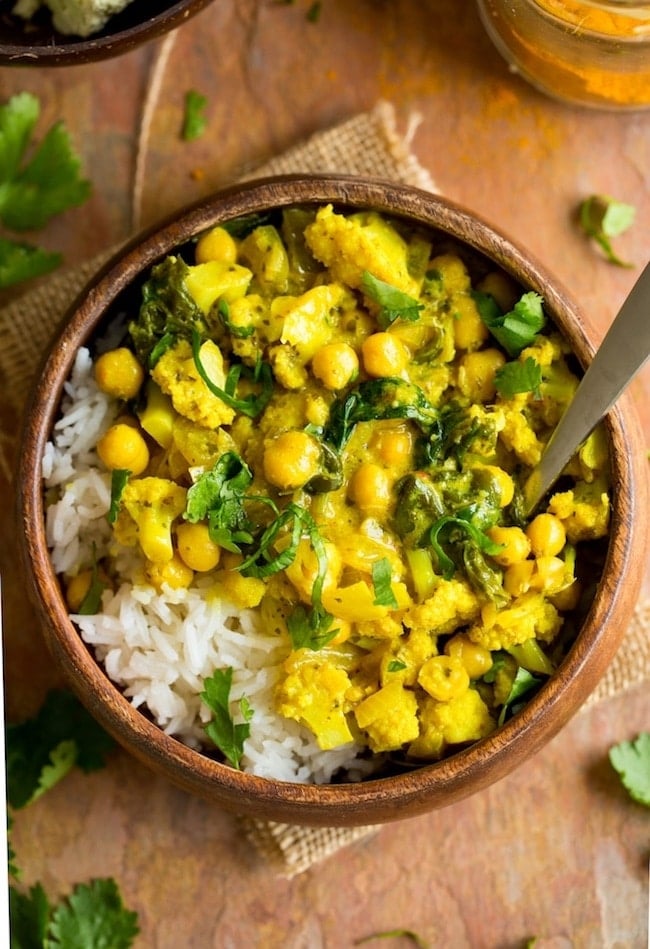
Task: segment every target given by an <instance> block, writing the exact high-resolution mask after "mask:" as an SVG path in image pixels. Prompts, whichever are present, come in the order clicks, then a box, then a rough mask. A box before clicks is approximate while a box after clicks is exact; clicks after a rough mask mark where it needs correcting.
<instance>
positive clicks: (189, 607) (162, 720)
mask: <svg viewBox="0 0 650 949" xmlns="http://www.w3.org/2000/svg"><path fill="white" fill-rule="evenodd" d="M117 411H118V407H117V404H116V403H115V402H114V400H112V399H111V398H110V397H108V396H106V395H105V394H103V393H102V392H100V391H99V390H98V388H97V386H96V384H95V381H94V376H93V367H92V360H91V357H90V353H89V352H88V350H86V349H81V350H80V351H79V354H78V356H77V359H76V362H75V366H74V369H73V372H72V374H71V378H70V380H69V382H68V383H67V385H66V389H65V396H64V399H63V403H62V407H61V417H60V419H59V420H58V421H57V423H56V425H55V426H54V432H53V437H52V441H51V442H49V443H48V445H47V446H46V449H45V452H44V456H43V479H44V483H45V486H46V489H47V490H48V498H52V497H54V500H53V502H52V503H50V504H49V506H48V508H47V515H46V532H47V542H48V545H49V548H50V551H51V557H52V563H53V565H54V569H55V570H56V571H57V573H61V574H67V575H74V574H75V573H76V572H78V570H80V569H83V568H87V567H88V566H90V565H91V564H92V562H93V557H96V558H97V559H99V558H101V557H103V556H106V555H107V554H109V553H110V556H111V559H112V563H113V565H114V567H115V569H116V571H117V574H118V577H119V581H120V582H119V586H117V588H116V589H115V590H111V589H106V590H105V591H104V593H103V596H102V608H101V612H99V613H98V614H96V615H94V616H73V617H72V618H73V620H74V622H75V623H76V624H77V626H78V628H79V630H80V633H81V636H82V638H83V640H84V642H86V643H87V644H88V645H89V646H91V647H92V648H93V649H94V651H95V655H96V656H97V659H98V660H99V661H100V662H101V663H102V664H103V665H104V668H105V670H106V673H107V675H108V676H109V678H110V679H112V680H113V681H114V682H115V683H116V684H117V685H119V686H120V687H121V688H122V690H123V692H124V694H125V695H126V696H127V697H128V698H129V699H130V701H131V702H132V704H133V705H134V706H135V707H136V708H141V709H146V710H148V712H149V713H150V714H151V716H152V717H153V719H154V721H155V722H156V723H157V724H158V725H159V726H160V728H162V729H163V730H164V731H165V732H166V733H167V734H169V735H173V736H174V737H176V738H178V739H179V740H181V741H183V742H185V743H186V744H188V745H190V746H192V747H194V748H200V747H207V745H209V741H208V740H207V738H206V735H205V731H204V725H205V723H206V722H208V721H209V720H210V716H211V713H210V710H209V709H208V707H207V706H206V705H205V704H204V703H203V702H202V701H201V698H200V693H201V692H202V691H203V681H204V680H205V679H206V678H208V677H209V676H211V675H212V674H213V673H214V671H215V669H224V668H228V667H232V669H233V680H232V691H231V698H232V700H233V714H234V715H235V720H236V721H237V720H238V719H237V715H236V714H235V709H238V708H239V706H238V702H239V699H240V698H242V697H243V696H245V697H246V698H247V700H248V702H249V704H250V706H251V708H252V709H253V717H252V720H251V722H250V735H249V737H248V738H247V740H246V742H245V744H244V754H243V757H242V762H241V766H242V768H243V770H245V771H248V772H251V773H253V774H256V775H260V776H262V777H268V778H276V779H279V780H284V781H294V782H304V783H325V782H328V781H330V780H331V778H332V776H333V775H334V774H335V773H336V772H338V771H340V770H345V771H346V772H347V778H348V780H360V779H361V777H363V775H364V774H367V773H369V771H370V770H371V769H372V766H371V764H370V762H369V761H367V760H361V758H360V754H361V753H362V751H363V748H362V747H361V746H359V745H356V744H352V743H350V744H348V745H345V746H344V747H342V748H338V749H335V750H332V751H322V750H321V749H320V748H319V746H318V744H317V742H316V739H315V737H314V736H313V734H312V733H311V732H310V731H309V730H308V729H307V728H305V727H303V726H301V725H300V724H298V723H297V722H295V721H293V720H291V719H286V718H284V717H282V716H280V715H279V714H278V713H277V712H276V710H275V706H274V690H275V686H276V684H277V682H278V679H279V677H280V675H281V667H282V663H283V661H284V659H285V658H286V656H287V654H288V651H289V643H288V639H287V638H286V637H285V636H281V635H278V634H276V633H268V632H266V631H265V630H264V629H263V628H262V627H261V625H260V622H259V618H258V616H257V614H256V613H255V612H254V611H252V610H243V611H242V610H240V609H238V608H237V607H235V606H234V605H232V604H229V603H227V602H224V601H223V600H222V599H218V598H217V597H216V596H214V595H213V594H211V592H210V587H211V580H210V579H209V577H203V578H201V577H200V576H199V577H198V578H197V579H195V581H194V583H193V584H192V586H191V587H190V588H189V589H187V590H174V589H171V588H169V587H164V588H163V591H162V593H158V592H157V591H156V590H155V589H154V588H153V587H152V586H151V585H149V584H147V583H146V581H144V579H143V572H142V566H143V564H142V561H141V559H140V557H139V555H138V554H137V552H136V551H135V550H132V549H126V548H123V547H119V546H118V545H116V544H115V541H114V539H113V537H112V531H111V528H110V526H109V524H108V521H107V518H106V514H107V512H108V509H109V506H110V490H111V486H110V482H111V477H110V474H109V473H108V472H106V471H105V470H103V468H102V465H101V463H100V462H99V460H98V457H97V454H96V452H95V450H94V446H95V445H96V444H97V441H98V439H99V437H100V436H101V434H102V433H103V432H104V431H105V430H106V429H107V428H108V426H109V425H110V424H111V423H112V421H113V420H114V418H115V417H116V415H117ZM239 720H241V719H239Z"/></svg>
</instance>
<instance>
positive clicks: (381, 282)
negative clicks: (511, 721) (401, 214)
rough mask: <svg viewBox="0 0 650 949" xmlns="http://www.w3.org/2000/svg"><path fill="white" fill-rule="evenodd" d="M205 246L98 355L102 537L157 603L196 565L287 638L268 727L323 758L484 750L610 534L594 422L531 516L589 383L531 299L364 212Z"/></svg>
mask: <svg viewBox="0 0 650 949" xmlns="http://www.w3.org/2000/svg"><path fill="white" fill-rule="evenodd" d="M193 253H194V255H195V256H194V260H193V261H192V263H189V264H188V263H186V262H185V261H184V260H183V259H182V257H181V256H180V254H179V255H178V256H171V257H169V258H168V259H167V260H165V261H164V262H163V263H162V264H161V265H159V266H158V267H156V268H154V270H153V272H152V274H151V276H150V278H149V279H148V281H147V283H146V285H145V287H144V290H143V304H142V309H141V311H140V314H139V316H138V317H137V319H134V320H133V322H132V323H131V326H130V336H129V339H128V340H127V342H126V343H125V345H124V346H121V347H119V348H118V349H117V350H112V351H111V352H109V353H105V354H104V355H103V356H101V357H99V358H98V359H97V361H96V365H95V373H96V379H97V382H98V384H99V386H100V388H102V389H103V390H104V391H106V392H109V393H110V394H112V395H115V396H116V398H118V399H119V400H121V402H122V405H123V412H122V414H121V416H120V418H119V419H118V421H117V422H116V423H115V425H114V426H113V427H112V428H111V429H109V431H108V432H107V433H106V434H105V435H104V436H103V437H102V439H101V441H100V443H99V445H98V452H99V455H100V458H101V460H102V462H103V463H104V465H106V466H107V468H109V469H110V470H112V471H113V495H114V497H113V505H112V511H111V516H110V519H111V521H112V523H113V531H114V536H115V539H116V540H117V541H118V542H120V543H121V544H126V545H133V546H138V547H139V548H140V549H141V551H142V555H143V558H144V561H143V563H144V566H143V571H144V575H145V577H146V580H147V581H148V582H150V583H152V584H153V585H154V586H155V587H157V588H158V589H160V590H164V588H165V585H166V584H168V585H170V586H171V587H179V586H180V587H182V586H189V585H190V584H192V582H193V579H194V577H195V575H196V574H197V573H198V574H200V575H201V576H202V577H206V576H210V577H211V578H212V579H213V586H212V587H211V588H210V591H209V592H208V594H207V595H211V596H212V595H213V596H217V597H223V598H225V599H227V600H228V601H230V602H232V603H233V604H235V606H236V607H237V608H240V609H245V608H254V609H256V610H258V611H259V615H260V617H261V620H262V624H263V628H264V629H265V630H266V631H267V632H268V633H269V635H274V636H279V637H283V638H284V639H285V640H286V661H285V663H284V668H283V675H282V677H281V680H280V682H279V685H278V687H277V692H276V703H277V710H278V713H279V714H280V715H282V716H285V717H288V718H292V719H296V720H297V721H299V722H300V723H302V724H304V725H306V726H307V727H308V728H309V729H310V730H311V731H312V732H313V733H314V734H315V736H316V738H317V740H318V743H319V745H320V747H321V748H322V749H324V750H327V749H331V748H335V747H338V746H340V745H344V744H346V743H348V742H350V741H351V740H352V739H353V738H355V739H356V740H359V741H361V742H362V743H363V744H365V745H367V747H368V748H369V750H370V751H371V752H373V753H382V752H394V753H402V754H404V755H405V756H406V757H407V758H409V759H415V760H422V759H437V758H440V757H442V756H444V755H445V754H446V753H449V752H451V751H453V750H454V749H456V748H458V747H459V746H462V745H465V744H467V743H469V742H473V741H475V740H477V739H480V738H482V737H484V736H486V735H488V734H490V733H491V732H492V731H493V730H494V729H495V728H496V727H497V726H498V724H499V723H501V722H502V721H504V720H505V718H506V717H508V716H509V715H510V714H512V713H513V712H514V711H516V709H517V707H518V704H520V703H521V702H522V701H525V699H526V698H527V697H529V696H530V695H531V694H533V692H534V690H535V689H536V688H539V685H540V684H541V683H543V682H544V681H545V679H546V678H547V677H548V676H549V675H551V674H552V673H553V671H554V669H555V668H556V667H557V664H558V663H559V662H560V661H561V659H562V657H563V655H564V654H565V653H566V650H567V648H568V647H569V645H570V642H571V631H572V625H571V623H570V621H568V620H566V619H565V617H566V616H567V615H568V616H569V617H571V615H572V613H573V611H575V609H576V608H577V607H578V605H579V602H580V600H581V597H584V596H585V595H586V596H588V584H589V582H591V580H590V576H589V570H590V569H591V567H592V564H593V561H594V554H593V552H592V551H591V548H593V546H594V545H593V544H591V542H592V541H595V540H597V539H598V538H602V537H604V536H605V535H606V534H607V530H608V518H609V493H608V492H609V483H608V459H607V450H606V444H605V439H604V436H603V433H602V431H600V430H598V431H597V432H596V433H594V435H592V436H591V437H590V439H589V440H588V441H587V443H586V444H585V445H584V446H583V448H582V450H581V451H580V452H579V454H578V455H577V456H576V458H575V459H574V460H573V462H572V463H571V465H570V467H569V468H568V469H567V472H566V475H565V477H564V478H563V481H562V482H560V483H559V485H558V488H557V491H556V492H555V493H554V494H553V495H552V496H551V497H550V499H548V500H547V503H546V506H545V508H544V509H540V511H541V512H540V513H539V514H538V515H537V516H535V517H534V519H533V520H532V521H531V522H529V523H527V522H526V521H525V519H524V518H523V517H522V513H521V511H522V496H521V485H522V484H523V483H524V481H525V479H526V476H527V474H528V473H529V471H530V468H531V467H532V466H533V465H535V464H536V462H537V461H538V460H539V458H540V454H541V452H542V449H543V446H544V443H545V441H546V440H547V439H548V436H549V434H550V432H551V431H552V429H553V427H554V426H555V424H556V423H557V421H558V419H559V417H560V416H561V414H562V412H563V411H564V409H565V408H566V405H567V404H568V402H569V401H570V399H571V397H572V395H573V392H574V391H575V388H576V385H577V382H578V380H577V377H576V375H575V373H574V372H573V371H572V369H571V357H570V353H569V351H568V347H567V345H566V343H565V341H563V339H562V338H561V337H560V336H559V335H558V334H557V333H556V332H555V330H554V328H553V327H552V326H549V325H548V324H547V323H546V322H545V319H544V314H543V310H542V301H541V300H540V299H539V298H538V297H537V296H536V294H523V295H522V294H521V293H520V291H519V290H518V289H517V288H516V287H515V286H514V284H513V283H512V281H511V280H510V279H509V278H508V277H507V276H506V275H505V274H504V273H501V272H498V271H496V270H494V269H490V268H489V267H488V266H486V264H485V262H483V263H481V262H479V261H473V260H472V261H469V260H465V261H464V259H463V257H462V254H461V252H460V251H457V250H455V249H454V248H451V249H450V245H449V242H448V241H446V240H443V239H441V238H440V236H437V235H433V234H431V233H429V232H427V231H426V230H424V229H422V230H419V229H417V228H413V227H409V226H406V225H405V224H404V223H403V222H400V221H397V220H392V219H389V218H388V217H386V216H382V215H379V214H377V213H375V212H369V211H368V212H366V211H363V212H362V211H359V212H350V211H344V212H338V211H336V210H335V209H334V208H333V207H331V206H325V207H320V208H318V209H316V208H290V209H286V210H285V211H284V212H282V213H279V214H277V215H276V216H274V217H273V218H269V219H263V220H259V221H258V220H255V221H243V220H242V221H239V222H234V223H233V224H232V225H226V226H223V227H217V228H214V229H213V230H212V231H210V232H208V233H206V234H205V235H203V236H202V237H201V238H200V239H199V240H198V242H197V243H196V245H195V247H194V248H193ZM470 271H471V273H470ZM583 550H586V551H589V553H588V554H587V555H585V556H583V553H582V552H583ZM100 567H101V569H102V571H104V573H105V575H106V578H107V582H110V574H111V568H110V563H103V564H101V565H100ZM73 584H74V585H76V586H75V588H74V589H71V590H70V591H69V598H70V605H71V609H75V608H76V606H78V604H79V601H80V598H81V596H82V595H83V589H80V587H82V586H83V581H82V580H80V578H79V577H77V578H75V580H74V581H73Z"/></svg>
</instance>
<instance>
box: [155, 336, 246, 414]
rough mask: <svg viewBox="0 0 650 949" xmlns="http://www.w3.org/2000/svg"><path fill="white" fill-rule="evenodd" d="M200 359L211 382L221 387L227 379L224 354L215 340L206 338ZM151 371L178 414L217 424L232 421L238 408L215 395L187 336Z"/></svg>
mask: <svg viewBox="0 0 650 949" xmlns="http://www.w3.org/2000/svg"><path fill="white" fill-rule="evenodd" d="M200 357H201V363H202V365H203V367H204V369H205V371H206V373H207V374H208V377H209V379H210V381H211V382H213V383H214V385H215V386H217V387H218V388H219V389H223V388H224V386H225V383H226V373H225V369H224V364H223V356H222V355H221V351H220V350H219V347H218V346H217V345H216V343H213V342H212V340H206V342H205V343H203V345H202V346H201V350H200ZM151 375H152V377H153V379H154V380H155V381H156V382H157V383H158V385H159V386H160V388H161V389H162V391H163V392H166V393H167V395H169V396H171V400H172V404H173V406H174V408H175V409H176V411H177V412H178V414H179V415H184V416H185V418H188V419H191V420H192V421H193V422H197V423H198V424H199V425H203V426H204V427H205V428H218V427H219V426H220V425H229V424H230V423H231V422H232V420H233V419H234V417H235V410H234V409H231V408H230V406H228V405H226V403H225V402H223V401H222V400H221V399H220V398H219V397H218V396H216V395H214V394H213V393H212V392H211V391H210V389H208V387H207V386H206V384H205V382H204V381H203V379H202V378H201V376H200V375H199V371H198V369H197V368H196V365H195V363H194V357H193V355H192V347H191V346H190V344H189V343H188V342H187V340H185V339H181V340H179V341H178V342H177V343H176V345H175V346H173V347H172V348H171V349H168V350H167V352H166V353H163V354H162V356H161V357H160V359H159V360H158V362H157V363H156V365H155V367H154V368H153V370H152V372H151Z"/></svg>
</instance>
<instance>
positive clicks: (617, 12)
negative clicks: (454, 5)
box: [478, 0, 650, 109]
mask: <svg viewBox="0 0 650 949" xmlns="http://www.w3.org/2000/svg"><path fill="white" fill-rule="evenodd" d="M478 7H479V13H480V15H481V19H482V21H483V24H484V25H485V28H486V30H487V32H488V34H489V36H490V37H491V39H492V41H493V43H494V44H495V46H496V47H497V49H498V50H499V52H500V53H501V54H502V56H504V58H505V59H506V60H507V61H508V62H509V63H510V66H511V68H512V69H513V70H514V71H516V72H518V73H520V74H521V75H522V76H523V77H524V78H525V79H527V80H528V81H529V82H531V83H532V84H533V85H534V86H536V87H537V88H538V89H540V90H541V91H542V92H545V93H547V94H549V95H552V96H554V97H555V98H558V99H562V100H564V101H566V102H572V103H576V104H578V105H585V106H592V107H594V108H601V109H602V108H604V109H644V108H650V3H641V2H639V0H478Z"/></svg>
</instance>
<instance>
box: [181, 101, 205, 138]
mask: <svg viewBox="0 0 650 949" xmlns="http://www.w3.org/2000/svg"><path fill="white" fill-rule="evenodd" d="M207 104H208V100H207V98H206V97H205V96H203V95H201V93H200V92H196V90H194V89H190V90H189V91H188V92H186V93H185V116H184V118H183V139H184V141H186V142H192V141H194V139H196V138H200V137H201V136H202V135H203V133H204V132H205V130H206V127H207V124H208V122H207V119H206V117H205V107H206V106H207Z"/></svg>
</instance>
